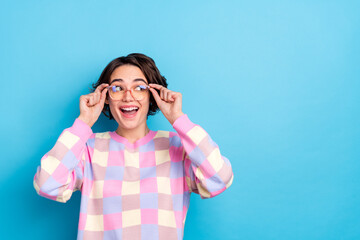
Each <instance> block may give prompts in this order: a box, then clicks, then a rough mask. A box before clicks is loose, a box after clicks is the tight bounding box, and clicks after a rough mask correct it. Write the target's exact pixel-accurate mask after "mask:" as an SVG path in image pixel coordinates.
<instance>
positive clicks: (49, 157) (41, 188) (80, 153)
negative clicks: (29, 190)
mask: <svg viewBox="0 0 360 240" xmlns="http://www.w3.org/2000/svg"><path fill="white" fill-rule="evenodd" d="M92 133H93V132H92V130H91V128H90V126H88V125H87V124H86V123H85V122H83V121H82V120H80V119H79V118H77V119H76V120H75V121H74V123H73V125H72V126H71V127H70V128H66V129H65V130H64V131H63V132H62V133H61V134H60V136H59V138H58V139H57V141H56V143H55V145H54V147H53V148H52V149H51V150H50V151H49V152H47V153H46V154H45V155H44V156H43V157H42V158H41V161H40V162H41V163H40V166H38V168H37V171H36V174H35V176H34V180H33V184H34V188H35V190H36V192H37V193H38V194H39V195H40V196H43V197H45V198H48V199H51V200H54V201H57V202H63V203H65V202H67V201H68V200H69V199H70V197H71V195H72V193H73V192H74V191H76V190H80V189H81V187H82V182H83V176H84V165H85V161H86V160H87V159H89V151H88V147H87V144H86V142H87V140H88V139H89V137H90V136H91V134H92Z"/></svg>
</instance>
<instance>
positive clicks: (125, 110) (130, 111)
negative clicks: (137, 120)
mask: <svg viewBox="0 0 360 240" xmlns="http://www.w3.org/2000/svg"><path fill="white" fill-rule="evenodd" d="M120 110H121V112H123V113H124V114H126V115H133V114H136V112H137V111H138V110H139V108H138V107H124V108H120Z"/></svg>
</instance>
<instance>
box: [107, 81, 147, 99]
mask: <svg viewBox="0 0 360 240" xmlns="http://www.w3.org/2000/svg"><path fill="white" fill-rule="evenodd" d="M106 88H107V89H108V92H109V95H110V98H111V99H113V100H121V99H123V97H124V95H125V93H126V92H127V91H130V93H131V96H132V97H133V98H134V99H135V100H136V101H140V100H143V99H144V98H145V97H146V96H147V94H148V92H149V90H148V89H149V88H150V87H149V86H148V85H145V84H141V85H136V86H134V87H132V88H130V89H128V90H125V87H123V86H121V85H114V86H108V87H106Z"/></svg>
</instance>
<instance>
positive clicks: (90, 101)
mask: <svg viewBox="0 0 360 240" xmlns="http://www.w3.org/2000/svg"><path fill="white" fill-rule="evenodd" d="M89 105H90V106H94V95H91V96H90V98H89Z"/></svg>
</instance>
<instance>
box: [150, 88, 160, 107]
mask: <svg viewBox="0 0 360 240" xmlns="http://www.w3.org/2000/svg"><path fill="white" fill-rule="evenodd" d="M150 91H151V92H152V94H153V96H154V98H155V101H156V103H157V105H158V106H160V105H161V104H162V100H161V98H160V96H159V94H158V92H157V91H156V90H155V89H154V88H150Z"/></svg>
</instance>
